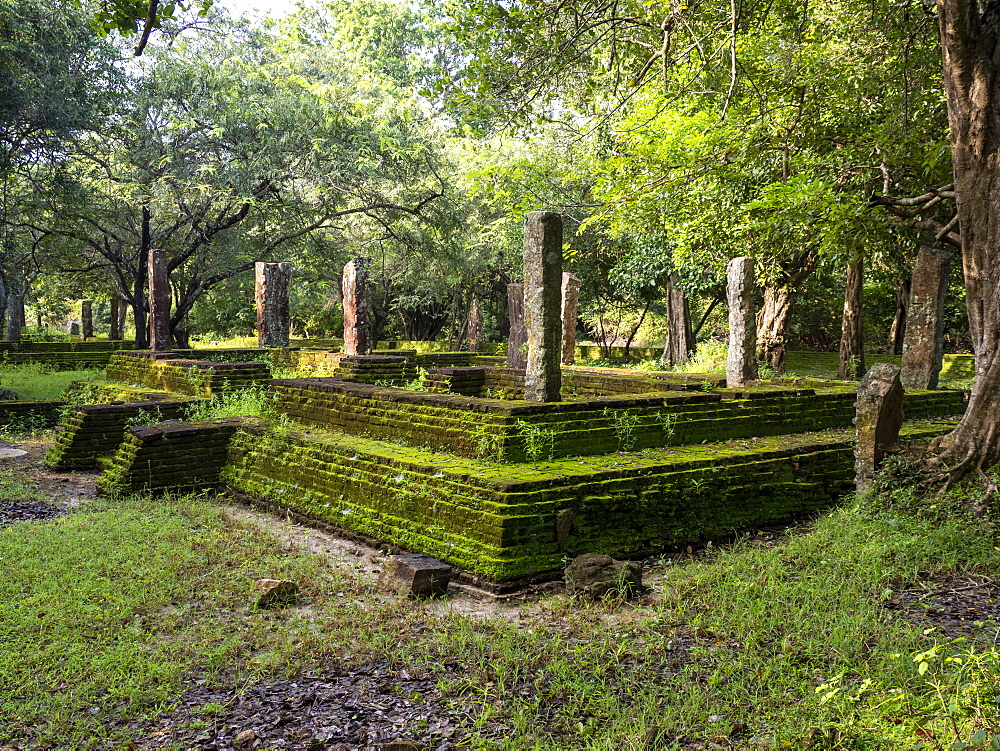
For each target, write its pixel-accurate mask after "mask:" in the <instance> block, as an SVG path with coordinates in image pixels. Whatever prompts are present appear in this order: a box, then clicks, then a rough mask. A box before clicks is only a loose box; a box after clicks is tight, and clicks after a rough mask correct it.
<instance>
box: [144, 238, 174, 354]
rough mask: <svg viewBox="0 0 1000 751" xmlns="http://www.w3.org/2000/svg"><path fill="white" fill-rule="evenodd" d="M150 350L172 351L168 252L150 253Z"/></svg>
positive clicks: (154, 251) (156, 251) (157, 251)
mask: <svg viewBox="0 0 1000 751" xmlns="http://www.w3.org/2000/svg"><path fill="white" fill-rule="evenodd" d="M149 348H150V349H151V350H154V351H158V352H162V351H166V350H169V349H170V275H169V272H168V271H167V251H165V250H150V251H149Z"/></svg>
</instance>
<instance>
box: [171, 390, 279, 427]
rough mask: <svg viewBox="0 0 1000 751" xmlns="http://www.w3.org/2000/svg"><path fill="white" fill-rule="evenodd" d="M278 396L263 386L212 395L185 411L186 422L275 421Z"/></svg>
mask: <svg viewBox="0 0 1000 751" xmlns="http://www.w3.org/2000/svg"><path fill="white" fill-rule="evenodd" d="M277 400H278V395H277V394H275V393H272V392H270V391H268V390H267V388H265V387H264V386H250V387H248V388H245V389H236V390H234V391H226V392H223V393H216V394H212V396H211V397H210V398H208V399H206V400H204V401H201V402H195V403H194V404H192V405H191V406H190V407H189V408H188V410H187V419H188V420H211V419H213V418H217V417H248V416H254V417H263V418H265V419H271V420H277V419H278V418H279V414H278V411H277V408H276V407H275V404H276V402H277Z"/></svg>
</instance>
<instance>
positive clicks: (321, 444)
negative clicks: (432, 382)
mask: <svg viewBox="0 0 1000 751" xmlns="http://www.w3.org/2000/svg"><path fill="white" fill-rule="evenodd" d="M949 428H950V425H924V426H916V427H914V426H909V427H907V428H906V429H905V430H904V435H906V436H909V437H910V438H926V437H929V436H932V435H937V434H940V433H941V432H944V431H946V430H948V429H949ZM852 441H853V431H849V430H843V431H830V432H827V433H824V434H813V435H808V436H795V437H785V438H780V439H774V438H771V439H759V440H753V441H741V442H739V443H726V444H716V445H708V446H686V447H681V448H675V449H666V450H660V451H654V452H645V453H643V454H636V453H633V454H629V455H620V454H619V455H612V456H603V457H592V458H588V459H587V460H586V461H579V460H572V459H564V460H560V461H556V462H552V463H547V464H544V465H540V466H539V465H521V466H515V467H498V466H495V465H490V464H486V463H482V462H475V461H472V460H468V459H459V458H455V457H449V456H446V455H442V454H438V453H433V452H431V451H428V450H424V449H414V448H406V447H401V446H392V445H388V444H385V443H381V442H377V441H371V440H368V439H365V438H354V437H352V438H344V437H337V436H326V435H305V434H300V433H295V432H287V431H284V432H281V433H266V432H255V431H247V430H240V431H238V432H237V434H236V435H235V436H234V438H233V440H232V442H231V444H230V449H229V456H230V463H229V465H228V467H227V468H226V470H225V472H224V479H225V482H226V483H227V484H228V485H229V486H230V487H232V488H233V489H235V490H237V491H240V492H242V493H246V494H249V495H252V496H257V497H259V498H262V499H266V500H267V501H268V502H270V503H273V504H278V505H280V506H284V507H287V508H290V509H293V510H295V511H297V512H300V513H303V514H305V515H308V516H311V517H314V518H317V519H321V520H324V521H327V522H330V523H333V524H336V525H338V526H340V527H343V528H346V529H349V530H352V531H354V532H358V533H361V534H364V535H367V536H370V537H374V538H376V539H379V540H387V541H391V542H392V543H394V544H397V545H400V546H402V547H404V548H407V549H409V550H414V551H419V552H422V553H427V554H430V555H433V556H436V557H438V558H441V559H442V560H445V561H448V562H449V563H452V564H454V565H456V566H459V567H461V568H463V569H465V570H467V571H470V572H473V573H475V574H478V575H481V576H483V577H485V578H487V579H489V580H492V581H497V582H504V581H510V580H512V579H517V578H518V577H523V576H531V575H534V574H537V573H539V572H546V571H554V570H556V569H560V568H561V567H562V566H563V565H564V559H565V557H566V556H573V555H576V554H579V553H583V552H592V553H606V554H609V555H613V556H619V557H629V556H639V555H646V554H649V553H651V552H653V551H656V550H662V549H664V548H670V547H676V546H678V545H683V544H686V543H689V542H693V541H696V540H705V539H718V538H719V537H720V536H723V535H726V534H729V533H731V532H733V531H734V530H738V529H741V528H744V527H747V526H749V525H754V524H764V523H770V522H776V521H780V520H784V519H788V518H791V517H794V516H797V515H800V514H803V513H812V512H815V511H817V510H819V509H822V508H825V507H828V506H831V505H833V504H834V503H835V502H836V501H837V499H838V498H839V496H840V495H841V494H842V493H845V492H848V491H849V490H850V489H851V488H852V482H853V475H854V460H853V453H852V452H853V447H852Z"/></svg>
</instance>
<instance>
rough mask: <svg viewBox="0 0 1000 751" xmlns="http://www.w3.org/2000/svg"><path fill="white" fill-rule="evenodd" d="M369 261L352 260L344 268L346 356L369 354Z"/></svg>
mask: <svg viewBox="0 0 1000 751" xmlns="http://www.w3.org/2000/svg"><path fill="white" fill-rule="evenodd" d="M367 282H368V259H367V258H352V259H351V260H350V261H348V263H347V265H346V266H344V289H343V294H344V354H345V355H364V354H366V353H367V352H368V296H367V293H366V290H365V286H366V284H367Z"/></svg>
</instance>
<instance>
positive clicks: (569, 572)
mask: <svg viewBox="0 0 1000 751" xmlns="http://www.w3.org/2000/svg"><path fill="white" fill-rule="evenodd" d="M641 588H642V564H639V563H636V562H635V561H616V560H615V559H614V558H612V557H611V556H610V555H603V554H601V553H585V554H584V555H581V556H578V557H577V558H574V559H573V561H572V562H571V563H570V564H569V566H567V567H566V589H567V590H568V591H570V592H573V593H577V592H578V593H580V594H585V595H589V596H590V597H604V596H605V595H608V594H622V595H630V594H634V593H635V592H638V591H639V590H640V589H641Z"/></svg>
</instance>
